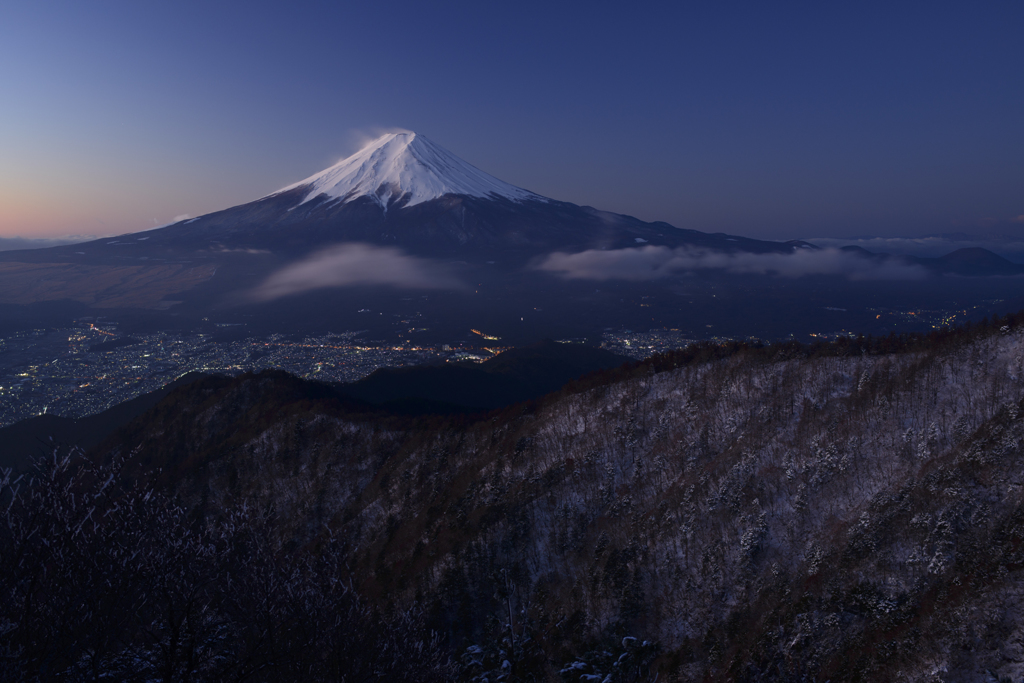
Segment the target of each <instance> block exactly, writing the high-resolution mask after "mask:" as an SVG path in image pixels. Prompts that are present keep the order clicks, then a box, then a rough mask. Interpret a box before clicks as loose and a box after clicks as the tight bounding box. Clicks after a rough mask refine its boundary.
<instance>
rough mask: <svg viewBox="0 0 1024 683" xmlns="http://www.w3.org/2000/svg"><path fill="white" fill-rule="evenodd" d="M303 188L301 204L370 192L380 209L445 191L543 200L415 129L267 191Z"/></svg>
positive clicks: (416, 201)
mask: <svg viewBox="0 0 1024 683" xmlns="http://www.w3.org/2000/svg"><path fill="white" fill-rule="evenodd" d="M291 190H301V191H302V192H303V193H305V197H304V198H303V200H302V202H300V204H305V203H306V202H308V201H310V200H312V199H315V198H319V197H324V198H327V199H337V200H341V202H342V203H348V202H351V201H353V200H355V199H358V198H359V197H369V198H370V199H371V200H372V201H374V202H375V203H377V204H378V205H379V206H381V207H382V208H384V209H387V207H388V206H389V205H390V204H391V203H395V204H398V205H401V206H403V207H405V208H408V207H411V206H416V205H417V204H422V203H423V202H426V201H430V200H432V199H440V198H441V197H444V196H445V195H461V196H464V197H479V198H481V199H487V198H504V199H511V200H513V201H523V200H532V201H547V198H546V197H541V196H540V195H538V194H535V193H533V192H530V191H528V190H524V189H522V188H519V187H516V186H515V185H510V184H508V183H506V182H504V181H502V180H498V179H497V178H495V177H494V176H492V175H490V174H488V173H484V172H483V171H481V170H480V169H478V168H477V167H475V166H473V165H471V164H468V163H466V162H465V161H463V160H462V159H460V158H458V157H457V156H455V155H454V154H452V153H451V152H449V151H448V150H446V149H444V148H442V147H440V146H438V145H436V144H434V143H433V142H431V141H430V140H428V139H427V138H426V137H424V136H422V135H417V134H416V133H389V134H387V135H384V136H382V137H380V138H378V139H377V140H375V141H374V142H373V143H371V144H369V145H367V146H366V147H364V148H363V149H361V150H359V151H358V152H356V153H355V154H353V155H352V156H350V157H348V158H347V159H344V160H343V161H340V162H338V163H337V164H335V165H334V166H331V167H330V168H327V169H324V170H323V171H320V172H319V173H317V174H315V175H312V176H310V177H309V178H306V179H305V180H301V181H299V182H297V183H293V184H292V185H289V186H288V187H285V188H283V189H281V190H278V191H277V192H274V193H273V194H271V195H269V196H274V195H278V194H281V193H285V192H289V191H291Z"/></svg>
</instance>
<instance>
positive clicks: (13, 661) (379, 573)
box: [0, 315, 1024, 681]
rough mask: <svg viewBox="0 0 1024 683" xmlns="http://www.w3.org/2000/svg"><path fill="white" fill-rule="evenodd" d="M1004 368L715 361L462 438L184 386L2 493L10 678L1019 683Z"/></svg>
mask: <svg viewBox="0 0 1024 683" xmlns="http://www.w3.org/2000/svg"><path fill="white" fill-rule="evenodd" d="M1022 358H1024V315H1016V316H1008V317H1007V318H1001V319H997V320H994V321H991V322H986V323H984V324H982V325H978V326H975V327H973V328H970V329H966V328H960V329H957V330H952V331H948V332H944V333H936V334H933V335H929V336H907V337H896V336H893V337H888V338H881V339H877V338H876V339H866V338H865V339H853V340H843V341H841V342H837V343H832V344H821V345H818V346H815V347H806V346H799V345H795V344H787V345H773V346H758V345H751V344H741V343H736V344H730V345H723V346H716V345H710V344H708V345H702V346H696V347H691V348H688V349H686V350H684V351H680V352H675V353H672V354H666V355H664V356H659V357H655V358H653V359H651V360H649V361H647V362H642V363H636V364H632V365H629V366H623V367H619V368H616V369H613V370H607V371H605V372H604V373H603V374H600V373H599V374H591V375H589V376H587V377H586V378H585V379H584V380H582V381H577V382H573V383H571V384H570V385H568V386H566V387H564V388H563V389H561V390H560V391H558V392H556V393H554V394H549V395H547V396H545V397H543V398H541V399H539V400H535V401H531V402H527V403H520V404H516V405H513V406H510V407H506V408H504V409H501V410H498V411H494V412H491V413H488V414H481V415H449V416H437V415H433V416H427V415H421V416H401V415H393V414H392V415H387V414H385V413H382V412H381V411H379V410H376V409H370V408H368V407H367V405H366V404H356V403H354V402H346V401H345V400H343V399H342V398H340V397H339V396H338V394H337V393H336V392H335V390H334V389H333V388H331V387H329V386H327V385H322V384H316V383H312V382H305V381H302V380H299V379H296V378H294V377H290V376H288V375H285V374H283V373H263V374H259V375H251V374H250V375H243V376H240V377H237V378H218V377H211V378H204V379H201V380H199V381H196V382H193V383H191V384H189V385H187V386H183V387H179V388H178V389H176V390H175V391H173V392H171V393H170V394H169V395H168V396H167V397H166V398H164V399H163V400H162V401H161V402H160V403H159V404H158V405H157V406H155V407H154V408H153V409H152V410H151V411H149V412H148V413H147V414H145V415H143V416H140V417H139V418H138V419H136V420H134V421H133V422H132V423H131V424H129V425H127V426H126V427H124V428H122V429H121V430H118V431H117V432H116V433H115V434H114V435H112V436H111V437H110V438H109V439H108V440H107V441H105V442H104V443H103V444H101V445H100V446H98V447H97V448H96V449H94V450H93V451H92V452H91V454H89V456H88V457H87V458H81V457H79V458H77V459H71V460H58V461H57V462H56V463H53V464H50V465H47V464H45V463H42V464H40V466H39V467H40V469H39V470H38V473H37V474H36V476H35V477H34V479H32V480H31V481H28V480H24V479H23V480H21V481H20V482H17V483H15V482H14V481H13V479H12V478H7V479H5V481H4V482H3V484H4V485H3V493H2V494H0V495H2V496H3V501H4V502H5V506H4V509H5V510H6V512H5V513H4V515H5V521H6V523H5V524H3V525H0V558H2V561H3V563H4V566H3V567H2V570H3V571H0V600H2V601H3V602H2V607H0V614H3V615H4V616H5V618H6V619H7V620H8V621H7V623H8V624H9V626H10V628H7V629H6V630H3V631H2V632H0V653H2V656H3V659H2V660H0V665H2V666H4V667H5V669H4V670H3V671H2V672H0V675H2V677H4V678H7V679H11V680H18V679H32V678H37V677H43V678H47V677H49V678H57V677H60V678H64V679H68V680H85V679H87V678H88V679H90V680H92V679H95V678H99V677H108V678H114V679H119V680H132V679H140V680H141V679H146V680H149V679H160V680H170V679H172V678H178V679H179V680H180V679H183V678H187V679H190V680H211V681H213V680H228V679H242V678H245V679H247V680H267V681H270V680H304V681H307V680H340V679H343V678H344V679H347V680H476V681H483V680H491V681H494V680H505V681H527V680H551V681H559V680H566V681H582V680H588V681H589V680H598V681H604V680H609V681H640V680H644V681H652V680H655V678H656V677H657V680H658V681H665V680H706V681H726V680H729V681H765V680H779V681H791V680H822V681H824V680H832V681H854V680H861V681H868V680H870V681H876V680H900V679H903V678H906V679H908V680H925V679H934V678H936V676H938V677H939V678H940V679H942V680H997V681H998V680H1020V678H1021V676H1022V675H1024V663H1022V662H1024V650H1022V645H1021V642H1024V446H1022V444H1024V361H1022ZM79 468H81V469H79ZM7 503H10V506H9V507H8V506H7ZM39 567H46V571H45V572H40V571H38V568H39Z"/></svg>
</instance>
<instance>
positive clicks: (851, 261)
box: [534, 246, 927, 282]
mask: <svg viewBox="0 0 1024 683" xmlns="http://www.w3.org/2000/svg"><path fill="white" fill-rule="evenodd" d="M534 267H535V268H536V269H538V270H543V271H547V272H550V273H555V274H557V275H560V276H562V277H564V278H567V279H581V280H631V281H634V282H642V281H647V280H659V279H663V278H668V277H673V276H678V275H685V274H689V273H693V272H695V271H699V270H722V271H726V272H729V273H736V274H758V275H778V276H781V277H791V278H796V277H802V276H805V275H840V276H844V277H846V278H848V279H850V280H918V279H921V278H923V277H925V276H926V275H927V272H926V271H925V269H924V268H922V267H920V266H917V265H911V264H908V263H904V262H903V261H900V260H897V259H884V260H875V259H869V258H865V257H863V256H860V255H857V254H851V253H849V252H845V251H840V250H839V249H799V250H797V251H795V252H793V253H788V254H750V253H725V252H720V251H704V250H698V249H688V248H686V247H682V248H679V249H670V248H669V247H656V246H648V247H640V248H635V249H615V250H610V251H600V250H590V251H583V252H580V253H577V254H566V253H562V252H556V253H554V254H549V255H548V256H546V257H545V258H544V260H543V261H541V262H540V263H538V264H537V265H535V266H534Z"/></svg>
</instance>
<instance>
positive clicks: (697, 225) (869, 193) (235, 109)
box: [0, 0, 1024, 238]
mask: <svg viewBox="0 0 1024 683" xmlns="http://www.w3.org/2000/svg"><path fill="white" fill-rule="evenodd" d="M894 5H898V6H894ZM1022 29H1024V3H1021V2H1019V1H1015V2H987V3H966V2H965V3H934V2H933V3H923V2H922V3H914V2H904V3H842V4H840V3H802V4H795V3H728V2H716V3H712V2H706V3H697V2H694V3H632V4H626V3H622V2H618V3H594V2H564V3H558V4H557V5H554V6H551V5H550V4H548V3H530V2H525V3H524V2H516V3H497V2H496V3H480V2H466V3H411V2H391V3H348V2H334V3H326V2H325V3H312V2H307V3H292V4H288V5H285V4H283V3H261V2H246V3H241V2H238V3H234V2H222V3H191V2H175V3H166V2H165V3H158V2H131V3H130V2H104V1H103V0H98V1H93V2H89V3H81V2H76V3H71V2H68V3H59V2H32V3H29V2H20V1H19V0H13V1H11V2H7V3H5V4H4V8H3V10H2V17H0V93H3V96H2V97H0V237H4V236H13V235H21V236H24V237H39V236H58V235H67V234H88V235H93V234H97V235H99V234H115V233H118V232H126V231H133V230H139V229H143V228H146V227H152V226H153V225H154V224H161V223H167V222H169V221H171V220H173V219H174V218H175V217H177V216H181V215H186V214H187V215H190V216H195V215H199V214H201V213H206V212H209V211H214V210H217V209H220V208H226V207H227V206H231V205H234V204H239V203H242V202H245V201H249V200H252V199H255V198H257V197H259V196H262V195H263V194H266V193H268V192H271V191H273V190H275V189H277V188H279V187H282V186H285V185H288V184H290V183H292V182H294V181H296V180H299V179H301V178H303V177H306V176H308V175H311V174H312V173H314V172H316V171H318V170H320V169H322V168H324V167H325V166H327V165H329V164H331V163H334V162H335V161H337V160H339V159H340V158H342V157H344V156H347V155H348V154H349V153H351V152H353V151H355V149H356V148H357V147H358V145H359V141H360V140H361V139H363V138H364V137H366V136H368V135H372V134H373V133H374V132H375V131H380V130H385V129H390V128H396V127H397V128H404V129H409V130H414V131H417V132H420V133H423V134H425V135H427V136H428V137H429V138H431V139H432V140H434V141H435V142H437V143H438V144H440V145H442V146H444V147H446V148H448V149H449V150H451V151H452V152H454V153H456V154H458V155H459V156H461V157H462V158H464V159H466V160H467V161H469V162H470V163H473V164H475V165H477V166H479V167H480V168H482V169H484V170H486V171H488V172H489V173H492V174H494V175H496V176H498V177H499V178H501V179H503V180H506V181H508V182H511V183H514V184H516V185H520V186H523V187H526V188H527V189H530V190H533V191H535V192H539V193H541V194H544V195H548V196H551V197H555V198H558V199H564V200H567V201H572V202H576V203H579V204H589V205H592V206H597V207H599V208H602V209H606V210H610V211H617V212H622V213H628V214H632V215H635V216H638V217H640V218H643V219H646V220H665V221H668V222H670V223H672V224H674V225H677V226H679V227H685V228H693V229H698V230H706V231H712V232H715V231H722V232H730V233H736V234H742V235H750V236H755V237H775V238H796V237H816V236H821V237H837V236H848V235H883V236H889V235H911V236H913V235H922V234H928V233H943V232H966V233H975V232H976V233H979V234H980V233H990V232H993V231H995V232H1015V231H1019V232H1021V233H1024V218H1019V217H1022V216H1024V123H1022V122H1024V51H1022V50H1021V49H1020V47H1019V43H1020V41H1021V38H1020V36H1021V34H1022Z"/></svg>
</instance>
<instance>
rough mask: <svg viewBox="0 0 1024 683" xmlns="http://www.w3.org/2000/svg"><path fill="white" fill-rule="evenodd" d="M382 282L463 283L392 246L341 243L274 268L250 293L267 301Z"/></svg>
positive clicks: (429, 286) (412, 284) (442, 285)
mask: <svg viewBox="0 0 1024 683" xmlns="http://www.w3.org/2000/svg"><path fill="white" fill-rule="evenodd" d="M358 285H384V286H390V287H398V288H403V289H462V288H463V286H464V285H463V283H462V282H460V281H459V280H458V279H457V278H456V277H455V276H454V275H452V274H451V273H449V272H448V271H447V269H446V268H445V267H444V266H442V265H441V264H438V263H435V262H434V261H430V260H428V259H421V258H416V257H414V256H408V255H406V254H404V253H402V252H401V251H400V250H398V249H395V248H392V247H375V246H372V245H369V244H341V245H338V246H335V247H331V248H329V249H325V250H323V251H320V252H317V253H316V254H313V255H312V256H310V257H309V258H307V259H305V260H303V261H299V262H297V263H293V264H292V265H290V266H286V267H285V268H282V269H281V270H279V271H277V272H276V273H274V274H273V275H271V276H270V277H269V278H267V280H266V282H264V283H263V284H262V285H260V286H259V287H257V288H256V289H255V290H253V291H252V292H251V298H252V299H254V300H256V301H270V300H272V299H279V298H281V297H284V296H289V295H291V294H298V293H300V292H307V291H310V290H314V289H323V288H325V287H352V286H358Z"/></svg>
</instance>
